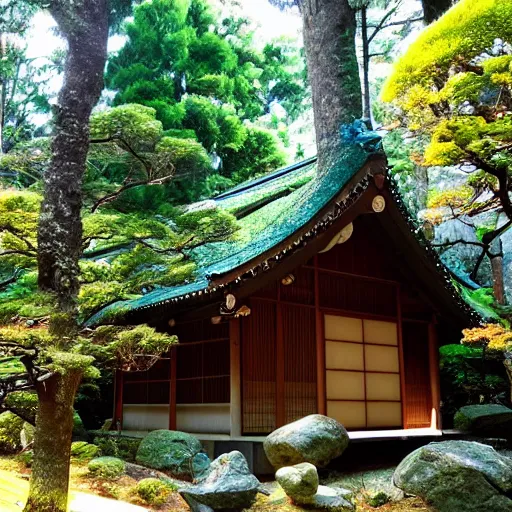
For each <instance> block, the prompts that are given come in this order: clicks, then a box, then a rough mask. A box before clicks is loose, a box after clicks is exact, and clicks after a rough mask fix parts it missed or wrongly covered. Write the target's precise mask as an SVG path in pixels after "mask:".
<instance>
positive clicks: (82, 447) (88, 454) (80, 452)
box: [71, 441, 100, 460]
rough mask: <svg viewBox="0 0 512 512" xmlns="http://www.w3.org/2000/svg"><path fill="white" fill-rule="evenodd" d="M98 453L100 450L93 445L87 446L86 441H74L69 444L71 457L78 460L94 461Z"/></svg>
mask: <svg viewBox="0 0 512 512" xmlns="http://www.w3.org/2000/svg"><path fill="white" fill-rule="evenodd" d="M99 453H100V449H99V447H98V446H96V445H95V444H89V443H87V442H86V441H75V442H74V443H72V444H71V457H74V458H75V459H78V460H87V459H94V457H97V456H98V454H99Z"/></svg>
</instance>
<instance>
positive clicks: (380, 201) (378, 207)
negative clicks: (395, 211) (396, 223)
mask: <svg viewBox="0 0 512 512" xmlns="http://www.w3.org/2000/svg"><path fill="white" fill-rule="evenodd" d="M372 208H373V211H374V212H376V213H380V212H383V211H384V208H386V200H385V199H384V198H383V197H382V196H375V197H374V198H373V201H372Z"/></svg>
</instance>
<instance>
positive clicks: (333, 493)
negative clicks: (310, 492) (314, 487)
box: [311, 485, 355, 512]
mask: <svg viewBox="0 0 512 512" xmlns="http://www.w3.org/2000/svg"><path fill="white" fill-rule="evenodd" d="M351 494H352V492H351V491H348V490H346V489H341V488H338V489H335V488H332V487H326V486H325V485H320V486H319V487H318V492H317V493H316V495H315V496H314V498H313V501H312V502H311V506H312V507H315V508H320V509H323V510H327V511H332V512H339V511H341V510H354V508H355V507H354V505H353V504H352V503H351V502H350V501H348V499H347V498H348V497H349V496H350V495H351Z"/></svg>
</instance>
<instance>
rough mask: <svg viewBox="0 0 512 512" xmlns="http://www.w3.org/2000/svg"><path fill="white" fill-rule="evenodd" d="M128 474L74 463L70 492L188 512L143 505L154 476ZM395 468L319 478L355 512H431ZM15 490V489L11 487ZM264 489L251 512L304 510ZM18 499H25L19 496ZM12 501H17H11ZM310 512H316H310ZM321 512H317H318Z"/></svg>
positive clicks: (21, 469)
mask: <svg viewBox="0 0 512 512" xmlns="http://www.w3.org/2000/svg"><path fill="white" fill-rule="evenodd" d="M128 468H129V471H128V472H129V473H130V474H131V475H132V476H129V475H125V476H122V477H121V478H119V479H117V480H113V481H110V480H101V479H97V478H93V477H91V476H90V475H89V473H88V470H87V462H79V461H73V463H72V465H71V486H70V488H71V490H72V491H75V492H82V493H90V494H94V495H97V496H102V497H105V498H111V499H115V500H120V501H123V502H127V503H131V504H135V505H139V506H142V507H143V508H145V509H147V510H151V511H161V512H170V511H172V512H189V508H188V506H187V505H186V504H185V502H184V501H183V500H182V499H181V497H180V495H179V494H178V493H177V492H175V493H172V494H171V496H170V497H169V500H168V501H167V503H166V504H165V505H163V506H160V507H151V506H150V505H148V504H147V503H145V502H144V501H143V500H142V499H141V498H139V496H138V495H137V494H136V493H135V492H134V487H135V485H136V483H137V480H140V479H141V478H146V477H148V476H154V473H153V474H152V472H151V471H150V470H145V469H142V468H140V467H136V466H132V465H128ZM393 470H394V467H392V466H389V467H381V468H374V469H371V470H368V471H364V470H359V471H356V472H349V471H344V472H326V473H323V474H321V483H322V485H328V486H332V487H344V488H346V489H349V490H351V491H352V492H353V494H354V496H355V499H356V503H357V507H356V511H357V512H369V511H374V510H378V511H379V512H406V511H411V512H429V511H430V509H429V508H428V507H427V506H426V505H425V504H424V503H423V502H422V501H421V500H419V499H417V498H404V497H403V495H402V494H401V492H400V491H399V490H398V489H396V488H395V487H394V486H393V485H392V482H391V475H392V473H393ZM0 471H4V472H5V471H7V472H9V475H10V476H11V477H13V478H14V479H15V480H13V481H19V480H25V481H28V479H29V477H30V469H28V468H26V467H25V465H24V464H23V463H21V462H20V461H18V460H17V459H16V457H0ZM14 487H16V486H14ZM264 487H265V488H266V489H267V490H268V491H269V492H270V493H271V495H270V496H265V495H263V494H258V497H257V500H256V502H255V503H254V505H253V506H252V507H251V509H250V512H278V511H280V512H300V511H302V510H303V509H301V508H299V507H296V506H294V505H293V504H292V503H291V502H290V500H289V499H288V498H287V497H286V495H284V493H283V492H282V490H280V489H279V486H278V485H277V484H276V483H275V482H266V483H265V484H264ZM378 492H384V493H386V494H387V495H388V496H390V498H391V499H392V501H391V502H390V503H388V504H386V505H382V506H381V507H379V508H373V507H371V506H370V505H368V504H367V500H368V499H369V498H371V497H372V496H375V494H377V493H378ZM20 499H24V498H23V497H21V496H20ZM12 501H16V500H15V499H14V498H12ZM17 507H19V505H17V506H13V508H12V510H13V511H14V510H16V509H18V510H20V508H17ZM311 512H316V511H314V510H311ZM318 512H320V511H318Z"/></svg>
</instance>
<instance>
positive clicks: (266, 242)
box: [87, 128, 380, 325]
mask: <svg viewBox="0 0 512 512" xmlns="http://www.w3.org/2000/svg"><path fill="white" fill-rule="evenodd" d="M349 130H351V128H349ZM359 133H360V132H354V133H352V132H350V133H348V135H347V133H343V136H344V137H345V140H350V143H348V142H347V143H346V144H345V145H344V146H343V149H342V150H341V151H340V154H339V155H338V157H337V160H336V161H335V162H334V163H333V164H332V165H331V166H330V167H329V169H328V171H327V172H326V173H324V174H322V175H321V176H319V175H317V174H316V172H315V163H314V159H310V160H308V161H305V162H304V164H302V165H296V166H292V167H290V168H286V169H284V170H280V171H276V172H275V173H273V176H270V177H268V176H267V177H263V178H260V179H259V180H255V181H253V182H249V183H248V184H245V185H242V186H239V187H237V188H236V189H233V190H232V191H229V192H228V193H225V194H222V195H221V196H219V197H218V198H217V199H213V200H214V201H215V202H216V204H217V206H218V207H220V208H224V209H226V210H228V211H235V212H236V211H239V210H240V209H242V208H244V207H247V206H249V205H251V204H257V203H258V202H259V201H261V200H262V199H265V198H267V199H269V200H270V202H269V201H265V202H264V205H263V206H262V207H261V208H258V209H257V210H256V211H253V212H252V213H250V214H249V215H246V216H245V217H242V218H241V219H240V220H239V224H240V230H239V231H238V232H237V234H236V236H235V237H234V239H233V240H230V241H227V242H216V243H210V244H207V245H205V246H203V247H199V248H197V249H194V250H193V251H191V256H192V258H193V260H194V261H195V262H196V264H197V270H196V275H195V280H194V281H193V282H192V283H186V284H183V285H181V286H174V287H162V288H158V289H155V290H153V291H152V292H150V293H148V294H146V295H144V296H143V297H141V298H138V299H134V300H127V301H119V302H116V303H114V304H111V305H109V306H107V307H105V308H104V309H103V310H101V311H100V312H99V313H97V314H96V315H94V316H93V317H91V318H90V319H89V320H88V322H87V324H88V325H97V324H100V323H108V322H109V321H112V320H113V319H114V318H119V317H120V316H121V317H122V316H123V315H125V314H126V313H129V312H133V311H136V310H139V309H145V308H149V307H154V306H157V305H160V304H162V303H165V302H167V301H171V300H172V299H175V298H177V297H181V298H187V296H188V295H190V294H192V293H197V292H200V293H209V292H210V290H208V287H209V285H210V282H211V280H212V279H214V278H215V277H218V276H221V275H223V274H226V273H227V272H230V271H232V270H235V269H237V268H238V267H241V266H242V265H244V264H246V263H248V262H250V261H251V260H253V259H254V258H257V257H258V256H259V255H261V254H262V253H264V252H266V251H268V250H270V249H272V248H273V247H274V246H276V245H277V244H279V243H280V242H282V241H284V240H286V239H287V238H288V237H289V236H291V235H293V234H294V233H295V232H296V231H297V230H299V229H300V228H302V227H303V226H304V225H305V224H306V223H307V222H308V221H310V220H311V219H312V218H313V217H314V216H315V215H316V214H317V213H319V212H320V210H321V209H322V208H323V207H324V206H326V205H327V204H328V203H329V202H330V201H331V200H332V199H333V198H334V197H336V196H337V195H338V194H339V193H340V191H341V190H342V189H343V188H344V187H345V185H346V184H347V183H348V182H349V181H350V179H351V178H352V177H353V176H354V175H355V174H356V173H357V172H358V171H359V170H360V169H361V168H362V167H363V165H364V164H365V163H366V161H367V160H368V157H369V155H370V154H372V153H375V152H376V151H377V150H376V148H378V147H379V144H378V142H379V141H380V137H378V136H376V134H374V133H373V132H367V133H365V134H364V139H363V140H360V139H359V135H358V134H359ZM368 135H370V136H368ZM349 137H351V138H350V139H349ZM368 141H370V142H371V143H372V144H371V145H369V144H368V143H367V142H368ZM269 178H270V179H269ZM283 191H284V192H286V195H284V194H283ZM273 197H277V199H275V200H272V199H273Z"/></svg>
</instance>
